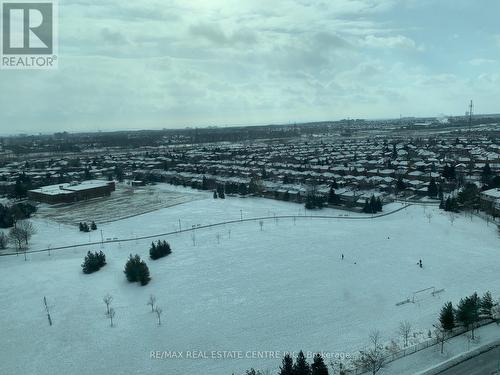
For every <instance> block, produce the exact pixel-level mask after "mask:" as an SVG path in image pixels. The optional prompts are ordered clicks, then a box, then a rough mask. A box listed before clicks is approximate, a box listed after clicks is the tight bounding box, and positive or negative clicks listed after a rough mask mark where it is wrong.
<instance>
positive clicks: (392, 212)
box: [0, 204, 411, 257]
mask: <svg viewBox="0 0 500 375" xmlns="http://www.w3.org/2000/svg"><path fill="white" fill-rule="evenodd" d="M409 206H411V204H406V205H405V206H403V207H400V208H398V209H395V210H393V211H390V212H386V213H383V214H378V215H371V216H368V215H367V216H328V215H311V216H297V215H281V216H278V215H276V216H263V217H253V218H248V219H238V220H229V221H222V222H218V223H212V224H205V225H200V226H197V227H195V228H187V229H182V230H177V231H173V232H165V233H159V234H151V235H147V236H141V237H133V238H123V239H116V240H107V241H98V242H87V243H81V244H75V245H65V246H59V247H51V248H45V249H39V250H28V251H26V253H27V254H30V253H41V252H45V251H54V250H63V249H72V248H76V247H85V246H97V245H101V244H110V243H121V242H130V241H137V240H147V239H151V238H157V237H167V236H172V235H175V234H179V233H185V232H192V231H195V230H200V229H206V228H212V227H217V226H221V225H226V224H238V223H244V222H250V221H260V220H275V219H293V218H295V219H344V220H371V219H378V218H381V217H384V216H389V215H393V214H395V213H397V212H399V211H402V210H404V209H406V208H408V207H409ZM24 253H25V252H24V251H20V252H14V253H4V254H0V257H2V256H13V255H19V254H24Z"/></svg>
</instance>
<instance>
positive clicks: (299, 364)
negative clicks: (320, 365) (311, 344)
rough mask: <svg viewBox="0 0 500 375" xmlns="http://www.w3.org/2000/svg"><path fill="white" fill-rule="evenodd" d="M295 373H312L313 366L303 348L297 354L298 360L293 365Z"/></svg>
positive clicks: (309, 374)
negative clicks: (310, 365) (311, 366)
mask: <svg viewBox="0 0 500 375" xmlns="http://www.w3.org/2000/svg"><path fill="white" fill-rule="evenodd" d="M293 375H311V368H310V367H309V363H307V360H306V357H305V356H304V353H303V352H302V350H301V351H300V352H299V354H298V355H297V360H296V361H295V364H294V365H293Z"/></svg>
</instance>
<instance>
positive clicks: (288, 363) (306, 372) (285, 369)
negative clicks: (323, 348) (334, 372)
mask: <svg viewBox="0 0 500 375" xmlns="http://www.w3.org/2000/svg"><path fill="white" fill-rule="evenodd" d="M245 375H262V373H261V372H260V371H256V370H254V369H250V370H248V371H247V372H246V374H245ZM279 375H328V367H327V366H326V364H325V361H324V360H323V357H322V356H321V354H319V353H318V354H316V355H315V356H314V358H313V363H311V364H309V363H308V362H307V359H306V356H305V355H304V353H303V352H302V350H301V351H300V352H299V354H298V355H297V359H296V360H295V363H294V361H293V358H292V356H291V355H290V354H285V356H284V357H283V360H282V364H281V366H280V372H279Z"/></svg>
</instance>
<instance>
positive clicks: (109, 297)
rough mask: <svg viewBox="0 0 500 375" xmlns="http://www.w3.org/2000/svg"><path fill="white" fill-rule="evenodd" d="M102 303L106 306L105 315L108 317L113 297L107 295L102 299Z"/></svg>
mask: <svg viewBox="0 0 500 375" xmlns="http://www.w3.org/2000/svg"><path fill="white" fill-rule="evenodd" d="M102 301H103V302H104V303H105V304H106V315H109V306H110V305H111V302H112V301H113V296H112V295H111V294H109V293H108V294H106V295H105V296H104V297H103V298H102Z"/></svg>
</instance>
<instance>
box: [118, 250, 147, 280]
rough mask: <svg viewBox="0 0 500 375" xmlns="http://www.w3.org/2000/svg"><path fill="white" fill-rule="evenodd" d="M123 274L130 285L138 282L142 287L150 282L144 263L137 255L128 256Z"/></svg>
mask: <svg viewBox="0 0 500 375" xmlns="http://www.w3.org/2000/svg"><path fill="white" fill-rule="evenodd" d="M123 272H124V273H125V276H126V277H127V280H128V281H129V282H131V283H134V282H139V283H141V285H143V286H144V285H147V284H148V283H149V281H150V280H151V277H150V275H149V268H148V266H147V264H146V262H144V261H143V260H141V257H140V256H139V255H137V254H136V255H134V256H133V255H132V254H130V256H129V258H128V260H127V263H126V264H125V269H124V270H123Z"/></svg>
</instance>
